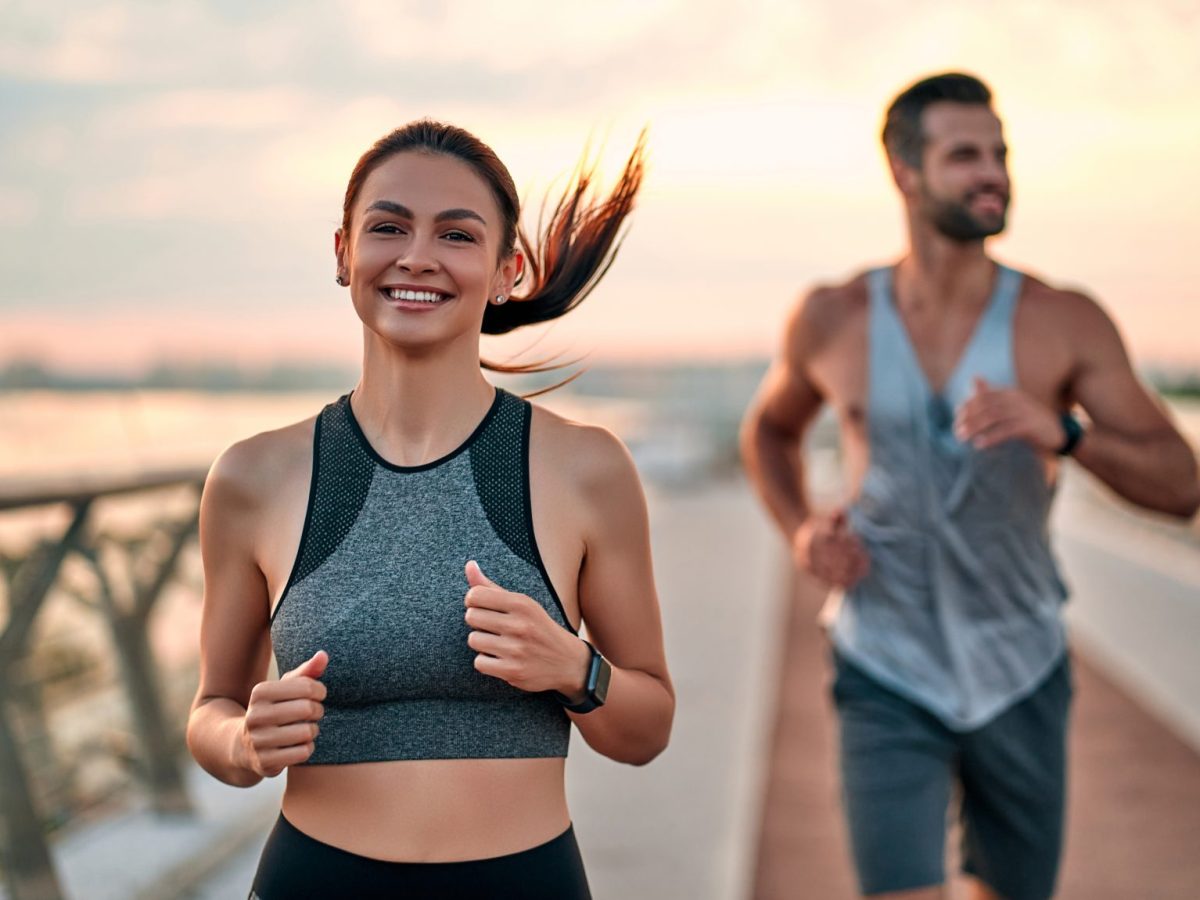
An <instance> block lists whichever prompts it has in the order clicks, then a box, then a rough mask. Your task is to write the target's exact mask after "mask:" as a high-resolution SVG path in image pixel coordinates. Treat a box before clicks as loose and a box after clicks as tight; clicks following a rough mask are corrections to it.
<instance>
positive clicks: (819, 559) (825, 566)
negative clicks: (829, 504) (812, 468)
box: [792, 509, 871, 588]
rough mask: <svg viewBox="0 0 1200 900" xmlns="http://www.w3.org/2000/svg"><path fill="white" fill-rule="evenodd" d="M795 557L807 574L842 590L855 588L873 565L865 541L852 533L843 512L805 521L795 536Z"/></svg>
mask: <svg viewBox="0 0 1200 900" xmlns="http://www.w3.org/2000/svg"><path fill="white" fill-rule="evenodd" d="M792 555H793V557H794V558H795V560H796V562H797V564H798V565H799V566H800V567H801V568H802V569H804V570H805V571H806V572H809V573H811V574H813V575H815V576H816V577H817V578H819V579H821V580H822V581H824V582H826V583H827V584H831V585H834V586H835V587H841V588H851V587H854V585H856V584H857V583H858V582H860V581H861V580H862V579H863V578H865V577H866V574H867V572H868V571H869V569H870V566H871V561H870V559H869V557H868V556H867V551H866V549H865V548H864V547H863V545H862V541H860V540H859V539H858V535H856V534H855V533H854V532H853V531H851V530H850V523H849V521H848V520H847V517H846V511H845V510H842V509H839V510H837V511H836V512H834V513H833V514H832V515H824V516H823V515H813V516H809V517H808V518H807V519H805V520H804V523H803V524H802V525H801V526H800V527H799V528H797V529H796V532H795V534H794V535H793V537H792Z"/></svg>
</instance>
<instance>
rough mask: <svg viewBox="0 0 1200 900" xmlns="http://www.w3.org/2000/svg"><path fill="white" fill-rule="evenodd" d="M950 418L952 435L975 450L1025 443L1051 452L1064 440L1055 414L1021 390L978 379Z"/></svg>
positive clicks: (1064, 434)
mask: <svg viewBox="0 0 1200 900" xmlns="http://www.w3.org/2000/svg"><path fill="white" fill-rule="evenodd" d="M972 385H973V387H974V388H975V391H974V393H973V394H971V396H970V397H969V398H968V399H967V401H966V402H965V403H963V405H962V406H960V407H959V408H958V413H957V414H956V415H955V417H954V436H955V437H956V438H958V439H959V440H960V441H962V442H963V443H967V444H970V445H971V446H972V447H974V448H975V449H976V450H987V449H988V448H989V447H995V446H996V445H998V444H1002V443H1004V442H1005V441H1013V440H1020V441H1025V442H1026V443H1027V444H1029V445H1030V446H1032V447H1033V448H1034V449H1035V450H1040V451H1041V452H1043V453H1055V452H1057V450H1058V448H1059V447H1061V446H1062V445H1063V443H1064V442H1065V441H1066V439H1067V435H1066V432H1065V431H1064V430H1063V426H1062V422H1061V420H1060V417H1059V414H1058V413H1057V412H1055V411H1054V410H1053V409H1050V408H1049V407H1046V406H1043V405H1042V404H1041V403H1039V402H1038V401H1037V400H1035V399H1034V398H1033V397H1031V396H1029V395H1028V394H1026V393H1025V392H1024V391H1021V390H1017V389H1015V388H994V387H992V386H991V385H990V384H988V383H987V382H986V381H984V380H983V379H982V378H975V379H973V380H972Z"/></svg>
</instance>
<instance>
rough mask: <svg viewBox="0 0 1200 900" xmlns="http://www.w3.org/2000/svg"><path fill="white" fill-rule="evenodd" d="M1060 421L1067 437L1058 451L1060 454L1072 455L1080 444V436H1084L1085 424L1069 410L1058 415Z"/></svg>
mask: <svg viewBox="0 0 1200 900" xmlns="http://www.w3.org/2000/svg"><path fill="white" fill-rule="evenodd" d="M1058 421H1059V423H1060V424H1061V425H1062V428H1063V432H1064V433H1065V434H1066V436H1067V437H1066V440H1064V441H1063V442H1062V446H1061V447H1059V448H1058V450H1057V451H1056V452H1057V453H1058V455H1059V456H1070V455H1071V454H1072V453H1074V452H1075V448H1076V447H1077V446H1079V440H1080V438H1082V437H1083V425H1082V424H1081V423H1080V421H1079V420H1078V419H1077V418H1075V417H1074V416H1073V415H1071V414H1070V413H1069V412H1065V413H1062V414H1061V415H1060V416H1059V417H1058Z"/></svg>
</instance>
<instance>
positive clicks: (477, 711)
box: [271, 389, 574, 764]
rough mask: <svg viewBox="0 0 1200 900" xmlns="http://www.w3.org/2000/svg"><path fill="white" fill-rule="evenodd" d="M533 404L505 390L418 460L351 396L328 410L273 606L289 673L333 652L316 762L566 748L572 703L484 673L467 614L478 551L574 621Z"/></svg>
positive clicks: (507, 582)
mask: <svg viewBox="0 0 1200 900" xmlns="http://www.w3.org/2000/svg"><path fill="white" fill-rule="evenodd" d="M531 418H532V407H531V406H530V405H529V403H527V402H526V401H524V400H522V399H520V398H518V397H514V396H513V395H512V394H509V393H507V392H505V391H503V390H499V389H497V391H496V399H495V400H494V401H493V403H492V406H491V408H490V409H489V411H488V413H487V415H486V416H485V417H484V419H483V421H482V422H480V424H479V426H478V427H477V428H476V429H475V431H474V433H473V434H472V435H471V436H470V437H469V438H467V440H466V441H465V442H464V443H463V444H462V446H460V447H459V448H458V449H456V450H454V451H453V452H451V453H449V454H448V455H446V456H444V457H442V458H441V459H439V460H437V461H435V462H431V463H428V464H426V465H422V466H412V467H406V466H396V465H392V464H391V463H388V462H387V461H386V460H384V459H382V458H381V457H380V456H379V455H378V454H377V453H376V452H375V450H374V449H373V448H372V447H371V445H370V444H369V443H368V442H367V439H366V437H365V436H364V435H363V433H362V429H361V428H359V425H358V423H357V422H356V421H355V418H354V413H353V412H352V410H351V408H350V398H349V396H345V397H342V398H341V399H340V400H338V401H337V402H336V403H332V404H330V405H329V406H327V407H325V409H324V410H322V412H321V414H320V416H318V418H317V424H316V433H315V437H314V448H313V475H312V486H311V488H310V490H309V501H308V513H307V515H306V518H305V523H304V530H303V534H302V536H301V538H300V548H299V551H298V553H297V556H296V561H295V566H294V568H293V570H292V573H291V576H290V577H289V579H288V583H287V587H286V588H285V589H284V593H283V597H282V598H281V599H280V601H279V603H278V605H277V606H276V609H275V612H274V614H273V616H272V620H271V640H272V643H273V645H274V651H275V658H276V660H277V662H278V665H279V671H280V672H286V671H288V670H290V669H293V668H295V667H296V666H298V665H299V664H300V663H302V662H304V660H306V659H308V658H309V657H310V656H312V655H313V653H315V652H316V651H317V650H322V649H323V650H326V651H327V652H328V653H329V666H328V668H327V669H326V671H325V674H324V676H323V677H322V679H321V680H322V681H323V682H324V684H325V686H326V687H327V689H328V696H327V698H326V700H325V717H324V718H323V719H322V720H321V722H320V727H321V733H320V735H319V736H318V737H317V740H316V750H315V751H314V753H313V755H312V756H311V757H310V758H309V760H308V762H309V763H310V764H320V763H352V762H373V761H378V760H399V759H481V758H515V757H548V756H566V755H567V743H568V738H569V736H570V720H569V719H568V718H567V715H566V713H565V712H564V711H563V708H562V706H561V705H560V704H559V703H558V701H557V700H555V698H554V696H553V695H552V694H551V693H549V692H546V693H528V692H525V691H521V690H519V689H517V688H514V687H511V686H510V685H508V684H506V683H505V682H503V681H500V680H499V679H496V678H492V677H490V676H487V675H482V674H480V673H479V672H477V671H475V667H474V658H475V651H473V650H472V649H471V648H470V647H468V646H467V635H468V633H469V630H470V629H469V628H468V627H467V624H466V622H465V621H464V620H463V613H464V612H465V611H466V608H465V607H464V606H463V596H464V595H465V594H466V591H467V581H466V576H465V575H464V574H463V566H464V565H466V562H467V560H469V559H474V560H477V561H478V562H479V565H480V566H481V567H482V569H483V571H484V573H485V574H486V575H487V576H488V577H489V578H491V579H492V580H493V581H495V582H496V583H497V584H499V585H501V586H502V587H504V588H507V589H508V590H511V591H516V592H518V593H522V594H527V595H528V596H530V597H532V598H533V599H534V600H536V601H537V602H538V603H539V604H541V606H542V607H543V608H544V609H545V610H546V612H547V613H548V614H549V615H550V617H551V618H552V619H553V620H554V621H555V622H557V623H558V624H559V625H561V626H563V627H564V628H568V629H570V630H572V631H574V629H573V628H571V626H570V624H569V622H568V620H567V617H566V614H565V613H564V612H563V608H562V604H561V602H560V601H559V599H558V596H557V595H556V594H555V592H554V588H553V586H552V585H551V583H550V578H549V576H548V575H547V573H546V569H545V566H544V565H543V563H542V558H541V555H540V554H539V552H538V548H537V542H536V541H535V540H534V535H533V517H532V512H531V508H530V499H529V498H530V493H529V428H530V422H531Z"/></svg>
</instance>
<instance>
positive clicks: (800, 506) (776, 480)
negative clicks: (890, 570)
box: [741, 291, 869, 587]
mask: <svg viewBox="0 0 1200 900" xmlns="http://www.w3.org/2000/svg"><path fill="white" fill-rule="evenodd" d="M831 299H833V300H835V302H836V299H835V298H833V297H831V295H830V294H829V293H827V292H820V291H818V292H814V294H811V295H809V297H807V298H806V299H805V300H804V302H802V303H801V304H800V305H799V306H798V308H797V309H796V311H795V313H793V315H792V318H791V320H790V321H789V323H788V327H787V331H786V334H785V336H784V344H783V352H782V354H781V355H780V358H779V359H778V360H776V361H775V363H774V364H773V365H772V366H771V368H770V370H769V371H768V372H767V375H766V378H764V379H763V383H762V386H761V387H760V388H759V391H758V394H757V396H756V397H755V398H754V401H753V402H752V403H751V406H750V409H749V411H748V412H747V413H746V418H745V420H744V421H743V422H742V431H741V447H742V460H743V462H744V463H745V466H746V472H747V474H748V475H749V476H750V481H751V483H752V484H753V485H754V486H755V488H756V489H757V491H758V494H759V496H760V497H761V498H762V500H763V502H764V503H765V504H766V506H767V509H768V510H769V511H770V513H771V516H772V518H774V520H775V524H776V525H778V526H779V529H780V531H782V532H783V535H784V537H785V539H786V540H787V542H788V545H789V549H790V551H791V553H792V556H793V557H794V558H795V560H796V561H797V562H798V563H799V564H800V565H801V566H802V567H803V568H804V569H806V570H807V571H809V572H811V573H812V574H814V575H816V576H817V577H818V578H820V579H822V580H823V581H825V582H828V583H830V584H834V585H839V586H842V587H849V586H851V585H853V584H854V583H856V582H857V581H859V580H860V579H861V578H863V576H865V575H866V573H867V569H868V566H869V562H868V560H867V554H866V551H865V550H864V549H863V547H862V544H861V543H860V542H859V540H858V538H857V537H856V536H855V535H854V534H853V533H852V532H851V531H850V529H849V525H848V523H847V520H846V516H845V513H844V512H842V511H838V512H836V513H834V514H833V515H832V516H817V515H814V514H813V513H812V512H811V510H810V508H809V505H808V497H807V491H806V488H805V477H804V476H805V472H804V457H803V444H804V435H805V434H806V433H807V431H808V429H809V427H810V426H811V425H812V422H813V419H814V418H816V415H817V413H818V412H819V411H820V409H821V406H822V404H823V403H824V397H823V396H822V395H821V393H820V390H819V389H818V388H817V386H816V385H815V384H813V382H812V380H811V379H810V378H809V376H808V374H807V369H808V354H809V353H810V352H811V347H812V346H814V344H818V343H819V341H820V335H819V333H818V332H820V330H821V325H820V324H819V321H820V318H821V317H820V314H819V311H816V310H814V308H813V307H814V306H819V305H820V304H822V303H828V302H829V301H830V300H831Z"/></svg>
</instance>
